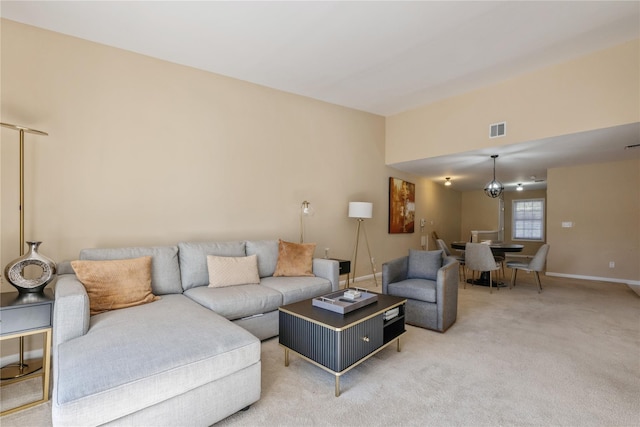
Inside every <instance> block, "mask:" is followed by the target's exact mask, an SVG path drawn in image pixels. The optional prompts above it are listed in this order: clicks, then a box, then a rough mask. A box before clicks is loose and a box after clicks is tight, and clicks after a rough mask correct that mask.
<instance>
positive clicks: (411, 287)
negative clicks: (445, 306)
mask: <svg viewBox="0 0 640 427" xmlns="http://www.w3.org/2000/svg"><path fill="white" fill-rule="evenodd" d="M387 294H389V295H393V296H396V297H401V298H409V299H414V300H418V301H425V302H433V303H435V302H436V282H435V281H433V280H426V279H406V280H402V281H400V282H394V283H389V285H387Z"/></svg>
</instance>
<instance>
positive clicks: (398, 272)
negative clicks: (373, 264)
mask: <svg viewBox="0 0 640 427" xmlns="http://www.w3.org/2000/svg"><path fill="white" fill-rule="evenodd" d="M408 272H409V257H408V256H403V257H400V258H396V259H393V260H391V261H387V262H385V263H384V264H382V293H383V294H386V293H387V286H389V283H396V282H400V281H402V280H406V278H407V274H408Z"/></svg>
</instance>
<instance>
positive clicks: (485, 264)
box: [464, 243, 500, 293]
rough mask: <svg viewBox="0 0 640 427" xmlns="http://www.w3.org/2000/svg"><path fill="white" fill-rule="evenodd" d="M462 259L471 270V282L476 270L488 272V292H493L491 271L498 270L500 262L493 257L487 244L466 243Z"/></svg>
mask: <svg viewBox="0 0 640 427" xmlns="http://www.w3.org/2000/svg"><path fill="white" fill-rule="evenodd" d="M464 261H465V265H466V266H467V268H468V269H469V270H471V283H473V281H474V280H475V276H476V274H475V272H476V271H480V272H483V271H488V272H489V293H493V277H492V274H491V273H492V272H493V271H497V270H500V264H499V263H497V262H496V260H495V259H494V258H493V253H492V252H491V248H490V247H489V245H485V244H483V243H467V244H466V247H465V251H464ZM498 289H500V288H498Z"/></svg>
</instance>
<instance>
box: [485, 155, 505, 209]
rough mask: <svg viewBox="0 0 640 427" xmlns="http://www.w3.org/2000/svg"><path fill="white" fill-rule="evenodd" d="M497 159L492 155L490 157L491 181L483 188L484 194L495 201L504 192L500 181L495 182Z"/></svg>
mask: <svg viewBox="0 0 640 427" xmlns="http://www.w3.org/2000/svg"><path fill="white" fill-rule="evenodd" d="M497 157H498V155H497V154H494V155H493V156H491V158H492V159H493V180H492V181H490V182H488V183H487V185H486V186H485V187H484V194H486V195H487V196H489V197H491V198H492V199H495V198H496V197H500V195H501V194H502V191H503V190H504V185H502V183H501V182H500V181H496V158H497Z"/></svg>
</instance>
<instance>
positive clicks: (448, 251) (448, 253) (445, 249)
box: [436, 239, 467, 283]
mask: <svg viewBox="0 0 640 427" xmlns="http://www.w3.org/2000/svg"><path fill="white" fill-rule="evenodd" d="M436 243H438V247H439V248H440V249H442V252H444V254H445V255H446V256H451V257H454V258H455V259H457V260H458V264H460V270H462V278H463V280H464V282H465V283H466V282H467V272H466V271H465V263H464V251H461V252H462V255H453V254H452V253H451V249H449V245H447V244H446V242H445V241H444V240H442V239H436ZM458 276H460V273H459V272H458Z"/></svg>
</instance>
